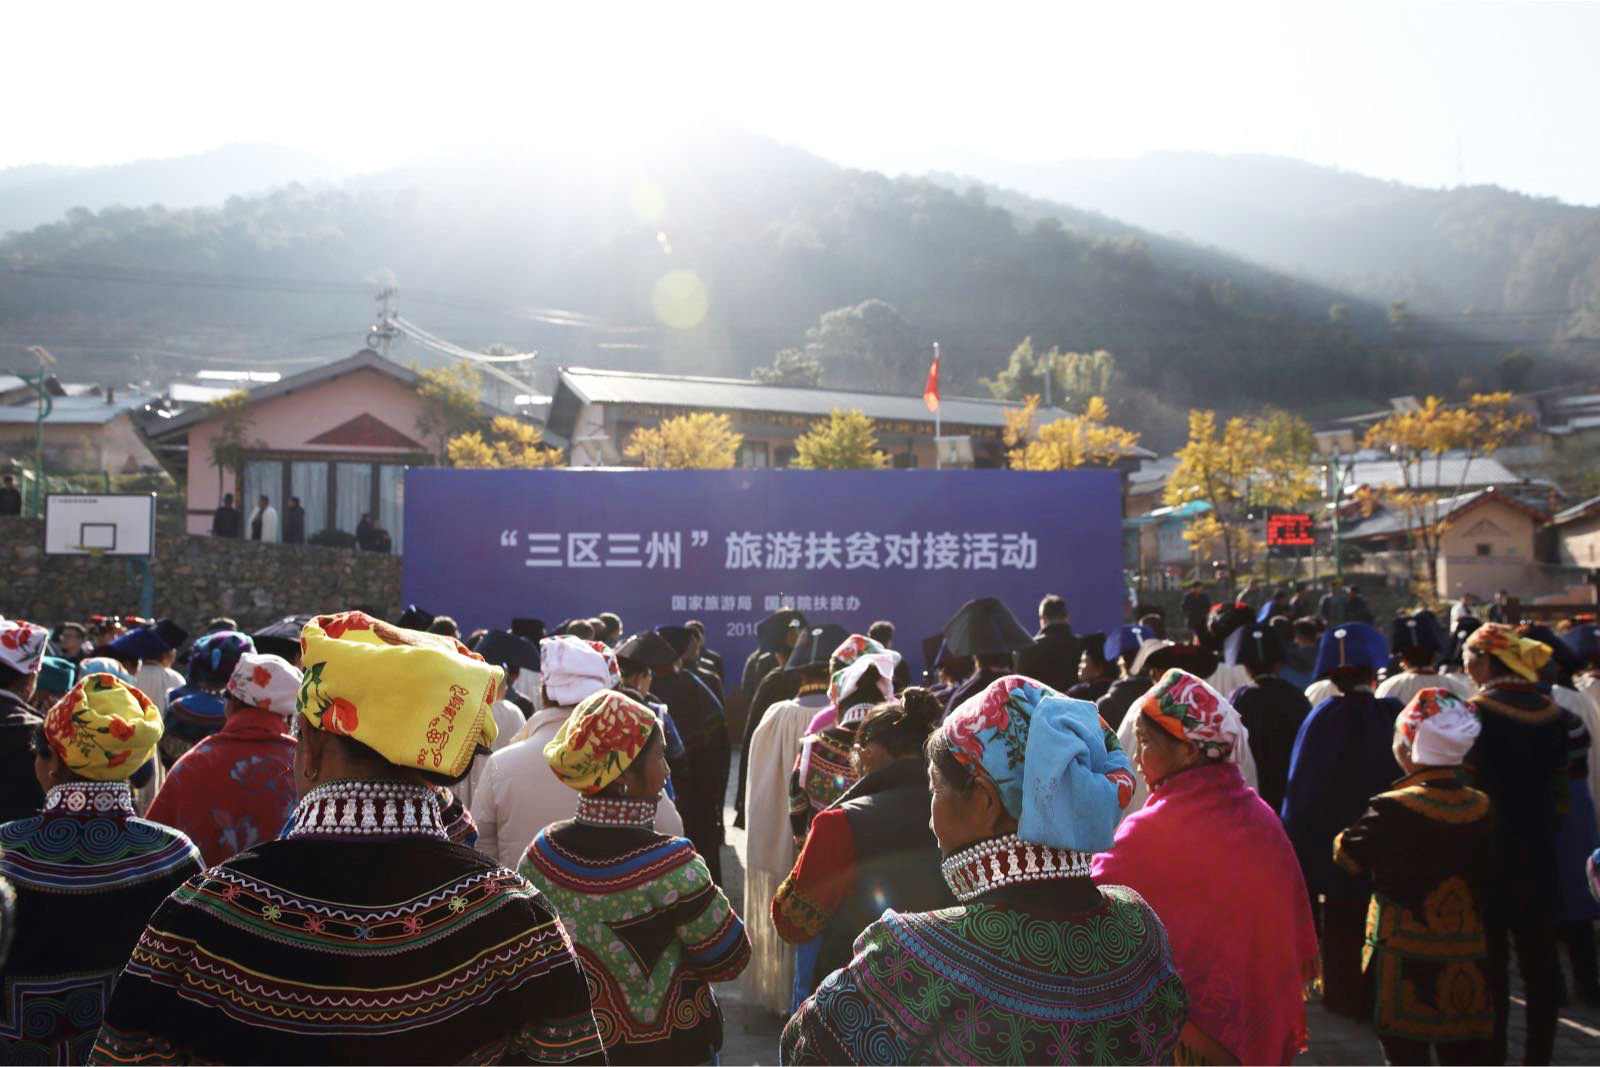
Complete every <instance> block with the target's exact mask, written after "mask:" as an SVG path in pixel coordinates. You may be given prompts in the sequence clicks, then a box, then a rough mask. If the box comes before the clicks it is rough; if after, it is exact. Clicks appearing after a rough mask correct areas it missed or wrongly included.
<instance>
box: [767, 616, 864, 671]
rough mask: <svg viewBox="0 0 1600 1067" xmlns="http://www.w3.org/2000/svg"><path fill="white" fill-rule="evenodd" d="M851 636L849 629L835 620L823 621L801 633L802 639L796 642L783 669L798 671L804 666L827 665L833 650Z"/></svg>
mask: <svg viewBox="0 0 1600 1067" xmlns="http://www.w3.org/2000/svg"><path fill="white" fill-rule="evenodd" d="M849 637H850V631H849V630H846V629H845V628H844V627H843V626H840V625H839V624H838V623H833V622H827V623H823V624H822V625H821V626H817V627H814V628H812V629H810V630H807V631H806V632H805V633H803V634H801V635H800V640H799V641H798V642H796V644H795V646H794V651H793V652H791V653H789V660H788V662H786V663H785V664H784V665H783V669H784V670H786V671H798V670H800V669H802V668H804V667H817V666H821V667H826V666H827V665H828V659H829V658H830V657H831V656H832V655H833V650H834V649H836V648H838V647H839V646H840V645H842V644H844V643H845V641H846V640H848V639H849Z"/></svg>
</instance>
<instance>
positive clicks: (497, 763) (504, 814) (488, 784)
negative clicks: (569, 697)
mask: <svg viewBox="0 0 1600 1067" xmlns="http://www.w3.org/2000/svg"><path fill="white" fill-rule="evenodd" d="M571 713H572V709H571V708H545V709H544V710H543V711H539V712H536V713H534V716H533V718H531V719H529V720H528V723H527V726H526V727H525V728H524V730H523V731H522V735H521V736H522V738H523V739H522V740H517V741H513V742H512V743H511V744H509V745H507V746H506V747H505V748H502V749H500V750H499V751H498V752H496V753H495V754H494V755H492V756H490V757H489V758H488V760H486V761H485V762H484V766H483V773H482V775H480V776H479V778H478V780H477V783H476V784H475V785H474V786H473V788H472V819H473V821H474V822H476V823H477V824H478V851H479V852H482V853H484V854H485V855H487V856H491V857H493V858H494V859H495V860H497V861H499V863H500V864H501V866H504V867H509V868H511V869H512V870H516V869H517V864H518V863H520V862H521V861H522V854H523V853H524V852H526V851H528V846H529V845H531V844H533V839H534V837H535V836H536V835H537V834H538V833H539V831H540V830H543V829H544V828H545V827H546V826H549V825H550V824H551V823H553V822H561V821H562V820H563V819H570V818H572V815H573V813H574V812H576V811H577V810H578V793H577V791H576V790H574V789H571V788H569V787H567V786H565V785H563V784H562V783H561V779H559V778H557V777H556V773H555V771H552V770H551V769H550V765H549V764H548V763H546V762H545V760H544V746H545V745H546V744H548V743H549V741H550V739H551V738H553V737H555V735H556V731H558V730H560V729H561V724H562V723H563V722H565V721H566V718H567V716H568V715H570V714H571ZM656 832H657V833H662V834H667V835H669V836H671V837H682V836H683V819H682V818H680V817H679V815H678V809H677V808H676V807H675V806H674V805H673V803H672V801H671V800H670V799H669V798H668V797H667V796H666V794H662V797H661V804H660V805H659V806H658V807H657V808H656Z"/></svg>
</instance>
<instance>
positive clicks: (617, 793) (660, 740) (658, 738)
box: [597, 729, 667, 799]
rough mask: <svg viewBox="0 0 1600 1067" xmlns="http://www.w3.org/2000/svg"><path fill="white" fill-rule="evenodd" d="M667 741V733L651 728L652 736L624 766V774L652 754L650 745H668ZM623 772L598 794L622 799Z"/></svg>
mask: <svg viewBox="0 0 1600 1067" xmlns="http://www.w3.org/2000/svg"><path fill="white" fill-rule="evenodd" d="M666 743H667V735H666V734H665V733H663V732H662V731H661V730H659V729H657V730H651V731H650V736H649V737H647V738H645V742H644V747H643V748H641V749H640V750H639V754H638V755H637V756H635V757H633V762H631V763H629V764H628V766H627V767H624V768H623V769H622V774H627V773H628V771H629V769H630V768H632V767H635V766H638V764H639V761H640V760H642V759H644V758H645V757H646V756H647V755H649V754H650V746H652V745H663V746H664V745H666ZM622 774H619V775H617V776H616V777H615V778H613V779H611V781H610V782H608V783H607V784H606V787H605V788H604V789H602V790H600V792H599V793H598V794H597V795H598V796H602V797H615V798H619V799H620V798H621V797H622V796H623V795H624V794H623V792H622Z"/></svg>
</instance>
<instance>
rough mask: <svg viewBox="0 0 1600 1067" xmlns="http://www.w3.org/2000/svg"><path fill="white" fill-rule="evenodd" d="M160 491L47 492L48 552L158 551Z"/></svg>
mask: <svg viewBox="0 0 1600 1067" xmlns="http://www.w3.org/2000/svg"><path fill="white" fill-rule="evenodd" d="M155 542H156V498H155V494H154V493H100V494H81V495H80V494H77V493H51V494H50V495H48V496H46V497H45V498H44V552H45V555H47V556H87V555H105V556H150V555H154V554H155Z"/></svg>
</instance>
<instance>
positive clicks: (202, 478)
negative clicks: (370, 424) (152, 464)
mask: <svg viewBox="0 0 1600 1067" xmlns="http://www.w3.org/2000/svg"><path fill="white" fill-rule="evenodd" d="M421 410H422V405H421V403H420V401H418V399H417V394H416V392H415V390H413V389H412V388H411V386H409V385H407V384H405V383H404V382H400V381H396V380H395V379H394V378H391V377H390V376H389V375H387V374H384V373H382V372H380V371H375V370H372V369H371V368H367V367H363V368H361V369H359V370H355V371H352V372H351V373H349V374H343V375H340V376H339V377H338V378H334V379H333V380H331V381H325V382H318V383H317V384H315V385H311V386H307V387H306V388H304V389H296V390H295V391H294V392H292V393H286V394H284V395H282V396H275V397H272V398H270V399H268V400H265V401H262V402H261V403H259V404H255V405H252V406H251V408H250V420H251V427H250V431H249V434H250V437H251V438H253V439H259V440H261V441H262V442H264V444H265V445H266V450H267V451H270V452H301V453H317V452H326V453H328V454H330V455H346V456H348V455H371V456H393V455H404V454H406V453H408V452H411V451H415V450H413V449H404V448H402V449H393V448H370V447H361V446H356V445H314V444H310V443H309V442H310V440H311V438H313V437H317V436H319V435H321V434H324V433H326V432H328V431H329V430H331V429H333V428H334V427H336V426H340V425H343V424H344V423H346V422H349V421H350V420H351V419H353V418H355V417H357V416H358V415H363V414H365V415H371V416H372V417H373V418H375V419H378V420H380V421H381V422H384V423H386V424H387V425H389V426H390V427H392V428H394V429H396V430H398V431H399V432H401V433H403V434H405V435H406V436H407V437H410V438H412V439H413V440H415V441H418V442H419V443H420V444H421V445H422V447H423V449H424V450H427V451H432V450H433V449H435V448H437V445H438V442H436V441H426V440H423V438H422V434H421V431H419V430H418V429H417V416H418V414H420V413H421ZM216 436H217V426H216V424H215V423H214V422H209V421H208V422H201V423H197V424H196V425H195V426H193V427H191V428H190V430H189V491H188V500H189V516H188V522H187V528H188V531H189V532H190V533H206V532H208V531H209V530H210V529H211V512H212V511H214V510H215V509H216V507H217V505H218V504H219V503H220V502H221V499H222V498H221V495H220V494H219V493H218V491H217V468H216V467H215V466H214V465H213V464H212V462H211V444H212V441H213V440H214V439H215V438H216ZM223 480H224V482H225V483H226V484H225V486H224V488H223V490H222V491H223V492H234V493H236V492H237V488H236V487H235V486H234V485H233V477H232V475H224V476H223Z"/></svg>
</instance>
